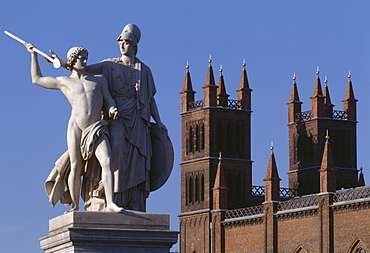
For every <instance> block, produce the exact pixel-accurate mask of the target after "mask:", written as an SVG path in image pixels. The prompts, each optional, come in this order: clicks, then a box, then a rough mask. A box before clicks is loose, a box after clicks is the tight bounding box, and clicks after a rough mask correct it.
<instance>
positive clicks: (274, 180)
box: [263, 144, 281, 201]
mask: <svg viewBox="0 0 370 253" xmlns="http://www.w3.org/2000/svg"><path fill="white" fill-rule="evenodd" d="M270 149H271V154H270V159H269V162H268V165H267V172H266V177H265V179H263V181H265V201H279V200H280V193H279V192H280V181H281V179H280V178H279V173H278V169H277V166H276V161H275V154H274V151H273V150H274V147H273V145H272V144H271V147H270Z"/></svg>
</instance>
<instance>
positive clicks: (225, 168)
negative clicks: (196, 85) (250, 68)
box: [180, 60, 252, 252]
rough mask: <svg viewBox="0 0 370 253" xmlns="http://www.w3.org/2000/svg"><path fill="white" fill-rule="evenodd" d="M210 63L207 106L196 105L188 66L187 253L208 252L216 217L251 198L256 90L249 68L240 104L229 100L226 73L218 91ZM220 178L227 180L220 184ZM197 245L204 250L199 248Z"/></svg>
mask: <svg viewBox="0 0 370 253" xmlns="http://www.w3.org/2000/svg"><path fill="white" fill-rule="evenodd" d="M211 62H212V61H211V60H209V66H208V71H207V77H206V83H205V85H204V86H203V87H202V89H203V99H202V100H198V101H195V100H194V97H195V96H194V95H195V91H194V90H193V87H192V82H191V78H190V72H189V66H187V71H186V75H185V81H184V88H183V90H182V91H181V92H180V94H181V118H182V163H181V215H180V230H181V231H182V232H181V235H182V238H181V250H182V252H193V251H194V250H196V252H198V251H199V252H203V251H205V252H208V251H209V247H210V245H211V244H210V243H209V242H210V241H209V240H210V233H211V229H210V224H211V222H212V219H215V217H214V215H213V213H214V212H215V211H217V210H218V211H220V210H221V211H222V210H225V209H235V208H240V207H245V206H247V205H248V202H249V201H250V200H251V198H252V195H251V189H252V161H251V92H252V90H251V89H250V88H249V84H248V78H247V72H246V69H245V64H243V70H242V76H241V80H240V86H239V89H238V90H237V97H238V99H237V100H230V99H229V95H228V94H227V92H226V86H225V82H224V77H223V72H222V69H220V76H219V80H218V85H216V84H215V78H214V74H213V69H212V64H211ZM220 154H221V155H220ZM221 156H222V170H221V168H220V166H221V163H220V161H219V157H221ZM220 173H221V174H220ZM222 174H223V175H222ZM216 175H218V176H217V178H218V179H220V178H224V180H217V182H216V183H215V179H216ZM220 184H226V185H220ZM213 196H216V197H215V199H214V197H213ZM215 208H216V209H217V210H216V209H215ZM188 241H191V242H193V243H192V245H187V242H188ZM194 242H198V243H199V244H197V245H194ZM189 247H191V248H189ZM183 250H184V251H183Z"/></svg>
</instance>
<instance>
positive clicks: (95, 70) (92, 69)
mask: <svg viewBox="0 0 370 253" xmlns="http://www.w3.org/2000/svg"><path fill="white" fill-rule="evenodd" d="M102 70H103V64H102V63H101V62H100V63H95V64H92V65H89V66H86V71H87V72H89V73H92V74H95V75H98V74H102Z"/></svg>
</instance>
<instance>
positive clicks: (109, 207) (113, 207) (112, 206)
mask: <svg viewBox="0 0 370 253" xmlns="http://www.w3.org/2000/svg"><path fill="white" fill-rule="evenodd" d="M105 211H108V212H116V213H124V212H125V209H123V208H122V207H119V206H117V205H116V204H114V203H110V204H107V206H106V207H105Z"/></svg>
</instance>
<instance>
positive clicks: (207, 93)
mask: <svg viewBox="0 0 370 253" xmlns="http://www.w3.org/2000/svg"><path fill="white" fill-rule="evenodd" d="M208 62H209V66H208V71H207V77H206V84H205V85H204V86H203V87H202V88H203V95H204V98H203V99H204V106H205V107H215V106H217V85H216V84H215V77H214V75H213V68H212V57H211V56H209V60H208Z"/></svg>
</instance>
